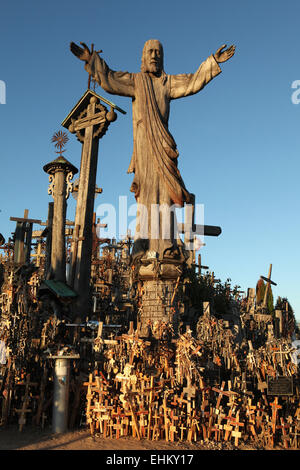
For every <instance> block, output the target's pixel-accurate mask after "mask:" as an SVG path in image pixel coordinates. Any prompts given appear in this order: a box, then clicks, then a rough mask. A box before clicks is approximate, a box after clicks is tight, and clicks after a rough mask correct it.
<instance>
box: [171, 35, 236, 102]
mask: <svg viewBox="0 0 300 470" xmlns="http://www.w3.org/2000/svg"><path fill="white" fill-rule="evenodd" d="M225 47H226V44H224V45H223V46H221V47H220V48H219V49H218V50H217V52H215V54H212V55H211V56H209V57H208V58H207V59H206V60H205V61H204V62H202V64H201V65H200V67H199V68H198V70H197V71H196V72H195V73H190V74H179V75H170V98H171V99H177V98H182V97H184V96H189V95H194V94H195V93H198V92H199V91H200V90H202V88H204V87H205V86H206V85H207V84H208V83H209V82H210V81H211V80H212V79H213V78H214V77H216V76H217V75H219V73H221V68H220V66H219V63H222V62H226V61H227V60H229V59H230V58H231V57H232V56H233V54H234V52H235V46H230V47H229V48H228V49H226V50H225V51H224V50H223V49H224V48H225Z"/></svg>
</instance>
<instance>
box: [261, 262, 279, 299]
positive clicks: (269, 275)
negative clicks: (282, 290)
mask: <svg viewBox="0 0 300 470" xmlns="http://www.w3.org/2000/svg"><path fill="white" fill-rule="evenodd" d="M271 274H272V264H270V267H269V274H268V277H264V276H260V278H261V279H263V280H264V281H266V282H267V285H266V290H265V294H264V300H263V308H267V298H268V292H269V289H270V285H271V284H272V285H273V286H277V284H276V283H275V282H274V281H272V280H271Z"/></svg>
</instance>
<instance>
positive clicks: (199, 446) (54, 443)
mask: <svg viewBox="0 0 300 470" xmlns="http://www.w3.org/2000/svg"><path fill="white" fill-rule="evenodd" d="M225 444H226V445H225ZM3 450H31V451H32V450H38V451H42V450H46V451H50V450H71V451H73V450H83V451H88V450H91V451H101V450H103V451H108V450H115V451H118V450H119V451H125V450H126V451H128V450H141V451H143V450H146V451H149V450H151V451H152V450H157V451H187V450H192V451H200V450H216V451H226V450H227V451H228V450H233V451H235V450H236V448H235V447H234V446H233V445H232V444H231V443H223V444H221V443H217V442H214V441H211V442H207V443H205V442H204V443H200V442H199V443H198V442H197V443H195V444H190V443H186V442H175V443H168V442H166V441H164V440H160V441H149V440H147V439H142V440H140V441H139V440H138V439H133V438H127V437H122V438H120V439H107V438H106V439H104V438H102V437H101V436H100V435H97V434H96V435H95V436H91V435H90V432H89V429H87V428H82V429H79V430H78V429H77V430H74V431H69V432H66V433H62V434H54V433H52V430H51V428H45V429H43V430H41V429H38V428H37V427H34V426H32V427H30V426H26V428H24V429H23V430H22V431H21V432H20V431H19V430H18V427H17V426H16V425H12V426H8V427H6V428H0V451H3ZM238 450H242V451H245V450H246V451H249V450H268V449H258V448H256V447H253V446H250V445H249V446H247V445H243V446H241V447H239V448H238ZM277 450H281V449H280V448H277Z"/></svg>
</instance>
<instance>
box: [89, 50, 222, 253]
mask: <svg viewBox="0 0 300 470" xmlns="http://www.w3.org/2000/svg"><path fill="white" fill-rule="evenodd" d="M85 68H86V70H87V72H88V73H90V74H91V75H92V76H93V78H94V79H95V80H96V81H97V83H98V84H99V85H100V86H101V87H102V88H103V89H104V90H105V91H107V92H108V93H111V94H115V95H120V96H128V97H131V98H132V118H133V154H132V158H131V163H130V165H129V168H128V173H134V175H135V176H134V180H133V182H132V185H131V191H133V192H134V193H135V197H136V200H137V203H138V217H137V230H136V235H135V244H134V249H133V253H134V254H137V253H143V252H145V251H147V250H151V251H155V252H156V253H158V254H159V257H160V258H162V257H163V255H164V253H165V251H166V249H170V248H171V247H172V246H173V247H174V243H175V244H176V240H174V236H173V233H171V234H170V235H169V234H167V236H166V235H165V232H166V231H167V232H168V227H165V228H164V227H163V224H162V214H160V216H159V219H158V218H157V217H155V216H153V212H152V217H151V208H152V205H153V204H154V205H159V206H162V205H166V206H167V207H170V206H172V205H174V204H176V205H178V206H180V207H182V206H183V205H184V203H189V202H190V194H189V192H188V191H187V189H186V187H185V185H184V182H183V180H182V178H181V175H180V172H179V170H178V168H177V159H178V155H179V154H178V151H177V148H176V143H175V141H174V139H173V137H172V135H171V134H170V132H169V130H168V120H169V112H170V101H171V100H174V99H177V98H182V97H184V96H189V95H193V94H195V93H198V92H199V91H200V90H201V89H202V88H203V87H204V86H205V85H206V84H207V83H208V82H210V80H212V79H213V78H214V77H215V76H217V75H218V74H219V73H220V72H221V69H220V67H219V65H218V63H217V62H216V60H215V58H214V57H213V55H211V56H210V57H208V58H207V59H206V60H205V61H204V62H203V63H202V64H201V65H200V67H199V68H198V70H197V71H196V72H195V73H194V74H179V75H166V74H165V73H164V72H163V73H162V74H161V76H160V77H156V76H155V75H153V74H150V73H147V72H146V73H145V72H139V73H128V72H116V71H113V70H111V69H110V68H109V67H108V65H107V64H106V62H105V61H104V60H103V59H102V58H101V57H99V55H98V54H97V53H96V52H94V53H93V55H92V57H91V59H90V62H89V63H88V64H86V66H85ZM145 208H146V210H145ZM145 222H148V223H147V224H146V227H147V228H146V234H145V224H144V223H145ZM168 225H169V226H173V225H174V217H173V215H172V214H171V215H170V218H169V220H168V222H167V226H168ZM141 226H142V227H143V228H141ZM153 227H154V230H153ZM171 232H172V230H171ZM154 233H156V234H157V233H159V235H158V237H156V238H155V237H153V234H154ZM147 235H148V237H147Z"/></svg>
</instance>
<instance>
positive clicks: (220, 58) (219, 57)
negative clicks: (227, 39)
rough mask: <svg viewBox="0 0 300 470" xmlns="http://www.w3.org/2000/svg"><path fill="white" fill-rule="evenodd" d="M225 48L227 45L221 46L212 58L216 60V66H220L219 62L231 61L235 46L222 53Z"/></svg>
mask: <svg viewBox="0 0 300 470" xmlns="http://www.w3.org/2000/svg"><path fill="white" fill-rule="evenodd" d="M225 47H227V44H223V46H221V47H220V48H219V49H218V50H217V52H215V53H214V58H215V59H216V61H217V62H218V64H220V63H221V62H226V61H227V60H229V59H231V57H232V56H233V55H234V53H235V46H234V45H232V46H230V47H228V49H226V50H225V51H223V49H224V48H225Z"/></svg>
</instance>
